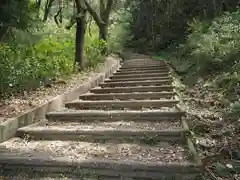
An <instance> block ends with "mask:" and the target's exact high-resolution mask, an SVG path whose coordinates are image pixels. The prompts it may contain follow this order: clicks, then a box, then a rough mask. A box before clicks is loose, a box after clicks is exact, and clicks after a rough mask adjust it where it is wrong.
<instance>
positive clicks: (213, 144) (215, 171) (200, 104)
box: [175, 78, 240, 180]
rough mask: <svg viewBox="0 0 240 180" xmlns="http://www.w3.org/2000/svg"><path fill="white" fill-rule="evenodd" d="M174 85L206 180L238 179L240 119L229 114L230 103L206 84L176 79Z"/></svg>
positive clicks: (239, 174)
mask: <svg viewBox="0 0 240 180" xmlns="http://www.w3.org/2000/svg"><path fill="white" fill-rule="evenodd" d="M175 85H176V87H177V91H178V93H179V96H180V98H181V107H182V108H183V109H184V110H185V111H186V112H187V119H188V122H189V124H190V129H191V135H192V138H193V140H194V142H195V144H196V146H197V149H198V152H199V153H200V157H201V159H202V162H203V164H204V167H205V173H204V174H203V179H204V180H208V179H209V180H211V179H212V180H239V179H240V125H239V122H240V119H239V118H237V117H230V116H227V115H226V114H227V112H229V104H230V103H231V100H230V99H228V98H226V97H225V96H224V95H223V94H222V93H221V91H218V90H216V89H215V90H213V89H209V88H206V86H205V85H206V84H205V83H204V81H200V82H197V83H196V84H195V85H194V86H193V87H189V86H185V85H183V84H182V83H181V82H180V81H179V78H177V79H176V80H175ZM237 98H238V99H239V96H238V97H237Z"/></svg>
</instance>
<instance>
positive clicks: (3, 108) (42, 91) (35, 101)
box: [0, 63, 103, 123]
mask: <svg viewBox="0 0 240 180" xmlns="http://www.w3.org/2000/svg"><path fill="white" fill-rule="evenodd" d="M101 67H103V63H100V64H99V65H98V66H97V67H96V68H95V69H86V70H85V71H83V72H80V73H74V74H72V75H70V76H68V77H61V78H58V79H56V80H55V81H53V82H51V84H48V85H47V86H42V87H40V88H38V89H35V90H32V91H24V92H21V93H15V94H11V95H6V96H2V97H1V98H0V123H1V122H3V121H5V120H6V119H7V118H11V117H16V116H18V115H20V114H22V113H24V112H26V111H28V110H30V109H33V108H36V107H39V106H40V105H42V104H44V103H46V102H48V101H49V100H50V99H52V98H55V97H56V96H58V95H61V94H63V93H65V92H68V91H70V90H72V89H74V88H76V87H78V86H79V85H82V84H83V83H84V82H87V81H89V80H90V79H91V78H93V77H94V75H96V73H99V69H100V68H101Z"/></svg>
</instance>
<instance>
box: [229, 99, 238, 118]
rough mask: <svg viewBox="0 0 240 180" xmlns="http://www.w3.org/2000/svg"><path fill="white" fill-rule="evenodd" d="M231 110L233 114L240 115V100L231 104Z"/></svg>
mask: <svg viewBox="0 0 240 180" xmlns="http://www.w3.org/2000/svg"><path fill="white" fill-rule="evenodd" d="M231 112H232V113H233V114H235V115H237V116H238V117H240V102H239V101H237V102H235V103H233V104H231Z"/></svg>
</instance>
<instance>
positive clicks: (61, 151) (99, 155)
mask: <svg viewBox="0 0 240 180" xmlns="http://www.w3.org/2000/svg"><path fill="white" fill-rule="evenodd" d="M1 151H2V152H12V153H14V154H15V155H20V156H26V157H33V156H38V157H47V158H55V157H62V158H66V159H68V160H72V159H74V160H77V161H83V160H88V159H89V160H90V159H92V160H94V159H95V160H124V161H141V162H146V163H153V162H155V163H159V164H165V163H171V162H178V163H185V162H186V161H187V156H186V154H185V150H184V148H183V147H182V146H180V145H177V144H169V143H167V142H161V143H159V144H156V145H155V146H148V145H140V144H131V143H114V142H112V143H105V144H100V143H90V142H77V141H64V142H63V141H29V142H27V141H24V140H22V139H19V138H13V139H11V140H9V141H6V142H3V143H2V144H0V152H1ZM93 158H94V159H93Z"/></svg>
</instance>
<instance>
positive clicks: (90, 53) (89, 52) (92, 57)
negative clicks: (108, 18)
mask: <svg viewBox="0 0 240 180" xmlns="http://www.w3.org/2000/svg"><path fill="white" fill-rule="evenodd" d="M89 32H90V33H89ZM105 46H106V42H104V41H99V36H98V27H97V26H96V25H95V24H92V25H91V26H88V28H87V30H86V34H85V47H84V50H85V51H84V52H85V56H86V60H87V63H86V65H87V67H90V68H94V67H96V66H97V64H98V63H99V62H102V61H103V60H104V55H103V54H102V53H101V52H102V51H103V48H104V47H105Z"/></svg>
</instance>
